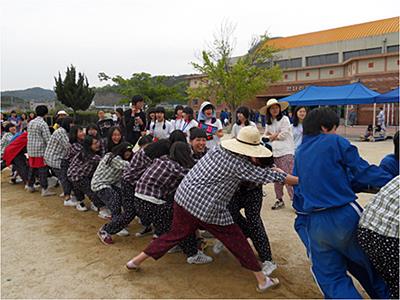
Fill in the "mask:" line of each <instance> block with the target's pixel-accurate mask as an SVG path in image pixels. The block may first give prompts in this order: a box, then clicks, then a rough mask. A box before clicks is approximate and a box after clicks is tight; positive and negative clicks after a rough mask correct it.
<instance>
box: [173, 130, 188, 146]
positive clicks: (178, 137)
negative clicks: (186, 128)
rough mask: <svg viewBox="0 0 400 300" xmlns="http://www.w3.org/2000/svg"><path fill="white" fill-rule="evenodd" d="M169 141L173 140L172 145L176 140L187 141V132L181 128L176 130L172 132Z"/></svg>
mask: <svg viewBox="0 0 400 300" xmlns="http://www.w3.org/2000/svg"><path fill="white" fill-rule="evenodd" d="M169 141H170V142H171V145H172V144H173V143H175V142H184V143H187V140H186V134H184V133H183V131H182V130H179V129H177V130H174V131H172V132H171V134H170V136H169Z"/></svg>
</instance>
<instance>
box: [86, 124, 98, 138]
mask: <svg viewBox="0 0 400 300" xmlns="http://www.w3.org/2000/svg"><path fill="white" fill-rule="evenodd" d="M90 129H96V130H97V135H96V138H97V139H101V137H100V129H99V127H98V126H97V125H96V124H94V123H92V124H89V125H88V126H87V127H86V133H87V134H89V130H90Z"/></svg>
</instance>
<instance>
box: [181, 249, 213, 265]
mask: <svg viewBox="0 0 400 300" xmlns="http://www.w3.org/2000/svg"><path fill="white" fill-rule="evenodd" d="M186 261H187V263H188V264H196V265H202V264H208V263H210V262H212V261H213V258H212V257H211V256H207V255H205V254H204V253H203V252H202V251H200V250H198V251H197V253H196V254H195V255H193V256H191V257H188V258H187V259H186Z"/></svg>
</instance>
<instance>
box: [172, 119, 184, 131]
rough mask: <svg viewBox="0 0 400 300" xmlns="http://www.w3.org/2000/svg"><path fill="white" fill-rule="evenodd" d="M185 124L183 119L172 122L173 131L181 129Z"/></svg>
mask: <svg viewBox="0 0 400 300" xmlns="http://www.w3.org/2000/svg"><path fill="white" fill-rule="evenodd" d="M183 123H185V121H184V120H183V119H175V120H171V125H172V131H174V130H177V129H181V127H182V124H183Z"/></svg>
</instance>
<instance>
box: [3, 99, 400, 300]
mask: <svg viewBox="0 0 400 300" xmlns="http://www.w3.org/2000/svg"><path fill="white" fill-rule="evenodd" d="M143 105H144V100H143V97H141V96H134V97H133V98H132V107H131V108H130V109H129V110H127V111H125V112H123V111H122V110H120V109H118V110H117V119H116V120H112V122H111V121H110V119H109V118H107V117H106V116H104V115H102V113H100V114H99V122H98V123H97V124H92V125H89V126H87V127H86V128H83V127H81V126H79V125H77V124H74V121H73V119H72V118H70V117H68V116H67V115H64V116H62V117H61V118H59V119H58V120H57V126H56V128H57V129H56V130H55V131H54V132H53V134H51V133H50V130H49V126H48V125H47V124H46V122H45V121H44V117H45V116H46V114H47V113H48V110H47V107H46V106H38V107H37V108H36V115H37V116H36V117H35V118H33V119H32V120H31V121H30V122H29V123H27V126H26V127H25V128H22V126H21V128H18V129H20V130H17V124H14V123H12V122H10V123H9V124H7V125H6V127H5V129H4V132H5V133H4V134H3V136H2V140H1V150H2V169H3V168H4V167H5V166H12V169H13V172H14V173H15V174H18V176H19V177H20V178H21V179H22V181H23V182H24V184H25V188H26V190H27V191H28V192H32V193H33V192H35V191H36V189H37V188H38V187H41V189H42V191H41V194H42V196H51V195H54V194H55V193H54V192H53V191H51V190H50V189H49V187H48V180H47V179H48V176H50V175H51V174H53V175H55V176H56V177H57V178H58V181H59V182H60V184H61V186H62V189H63V194H62V197H64V205H65V206H73V207H76V209H77V210H79V211H86V210H88V209H91V210H94V211H97V212H98V215H99V216H100V217H102V218H104V219H106V220H107V223H106V224H104V225H103V226H102V227H101V228H99V230H98V232H97V235H98V237H99V239H100V241H101V242H102V243H104V244H106V245H110V244H113V243H114V241H113V237H112V236H113V235H114V234H118V235H120V236H126V235H128V234H129V232H128V230H127V226H128V225H129V224H130V223H131V222H132V221H133V220H134V219H135V218H138V219H139V220H140V223H141V224H142V225H143V229H142V230H141V231H140V232H137V233H136V234H135V235H136V236H137V237H140V236H143V235H145V234H149V233H152V234H154V239H153V241H152V242H151V243H150V245H149V246H148V247H147V248H146V249H144V250H143V252H141V253H140V254H138V255H137V256H135V257H134V258H132V259H131V260H129V261H128V263H127V264H126V267H127V268H128V269H130V270H137V269H139V267H140V265H141V264H142V263H143V262H144V261H145V260H146V259H147V258H149V257H152V258H154V259H159V258H160V257H162V256H163V255H165V254H166V253H167V252H176V251H182V252H183V253H184V254H185V255H186V261H187V263H189V264H205V263H210V262H212V260H213V258H212V257H211V256H208V255H206V254H205V253H204V252H202V251H201V250H199V249H200V246H199V240H201V237H202V236H206V235H210V234H211V236H213V237H214V238H215V239H216V241H217V242H216V243H215V244H214V247H213V250H214V253H219V252H220V251H221V250H222V248H223V247H226V248H227V249H228V250H229V251H230V252H231V253H232V254H233V255H234V256H235V257H236V258H237V260H238V261H239V262H240V264H241V265H242V266H243V267H244V268H246V269H248V270H250V271H252V272H253V274H254V276H255V278H256V280H257V283H258V284H257V291H259V292H264V291H266V290H267V289H268V288H271V287H273V286H276V285H277V284H279V280H278V279H277V278H272V277H269V275H270V274H271V273H272V272H273V271H274V270H275V269H276V268H277V265H276V264H275V263H274V261H273V257H272V253H271V247H270V244H269V240H268V236H267V233H266V230H265V228H264V224H263V221H262V218H261V216H260V212H261V207H262V200H263V190H262V185H263V184H266V183H272V182H273V183H274V185H275V196H276V201H275V203H274V205H273V206H272V207H271V208H272V209H274V210H277V209H280V208H282V207H284V206H285V203H284V201H283V187H284V186H286V188H287V191H288V195H289V198H290V200H291V201H292V205H293V208H294V209H295V211H296V214H297V218H296V220H295V230H296V232H297V233H298V235H299V237H300V239H301V241H302V242H303V243H304V246H305V248H306V250H307V251H306V252H307V255H308V256H309V259H310V260H311V262H312V272H313V274H314V276H315V280H316V282H317V283H318V285H319V287H320V288H321V291H322V292H323V294H324V296H325V297H327V298H359V297H360V294H359V292H358V291H357V290H356V289H355V287H354V285H353V283H352V281H351V279H350V277H349V276H348V275H347V271H348V272H350V273H351V274H352V275H353V276H354V277H355V278H357V279H358V280H359V281H360V283H361V285H362V286H363V287H364V289H365V290H366V292H367V293H368V294H369V295H370V296H371V297H372V298H388V297H394V298H398V278H399V276H398V275H399V273H398V249H399V233H398V226H399V203H398V201H397V200H398V190H399V177H398V176H399V149H398V144H399V141H398V136H399V134H398V133H396V135H395V138H394V144H395V151H394V153H393V154H390V155H388V156H386V157H385V158H384V159H383V160H382V163H381V165H380V166H379V167H378V166H374V165H369V164H368V163H367V162H366V161H364V160H363V159H362V158H361V157H360V156H359V154H358V151H357V148H356V147H354V146H353V145H351V144H350V143H349V142H348V141H347V140H346V139H344V138H343V137H341V136H339V135H336V134H335V131H336V128H337V127H338V126H339V119H338V117H337V115H336V113H334V112H333V111H331V110H329V109H327V108H318V109H314V110H313V111H311V112H308V111H307V108H306V107H297V108H296V109H295V111H294V114H293V124H291V123H290V121H289V119H288V117H287V116H285V115H283V113H282V112H283V111H284V110H285V109H287V108H288V104H287V103H285V102H278V101H277V100H275V99H271V100H269V101H268V103H267V114H266V127H265V133H264V135H263V136H261V135H260V133H259V130H258V129H257V126H256V124H255V123H254V122H253V121H251V118H250V110H249V109H248V108H246V107H240V108H238V110H237V112H236V117H237V118H236V119H237V120H236V122H235V124H234V125H233V127H232V137H233V138H232V139H225V140H222V141H221V138H222V136H223V124H222V122H221V120H220V119H217V117H216V111H215V107H214V106H213V105H212V104H211V103H210V102H204V103H203V104H202V105H201V107H200V110H199V114H198V116H197V118H195V116H194V113H193V110H192V109H191V108H190V107H177V108H176V109H175V116H174V119H173V120H172V121H168V120H167V119H166V117H165V110H164V109H163V108H162V107H156V108H154V109H149V110H148V111H147V115H146V114H145V112H144V111H143ZM17 131H19V132H18V133H17ZM292 174H293V175H292ZM37 179H39V184H38V183H37V182H36V180H37ZM367 189H369V190H371V189H381V190H380V191H379V193H378V194H376V196H375V197H374V198H373V199H372V200H371V202H370V203H369V204H368V206H367V208H366V209H365V211H364V213H363V214H362V216H361V220H360V215H361V212H362V208H361V207H360V206H359V205H358V204H357V202H356V199H357V197H356V193H357V192H360V191H365V190H367ZM85 197H87V198H88V199H89V200H90V203H89V202H86V203H85V202H84V200H85ZM242 209H244V215H243V214H242V212H241V210H242ZM359 220H360V221H359ZM248 238H249V239H251V241H252V243H253V245H254V248H255V250H256V252H257V256H256V255H255V254H254V252H253V250H252V248H251V247H250V245H249V243H248V240H247V239H248ZM388 288H389V289H388ZM389 290H390V291H389Z"/></svg>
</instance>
